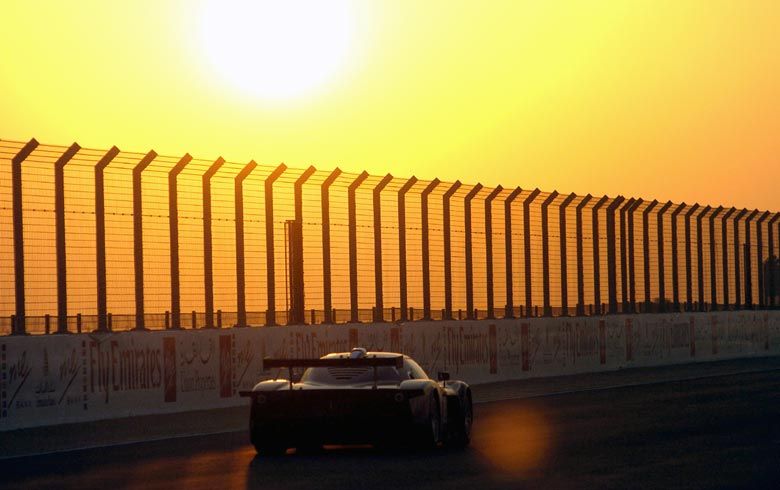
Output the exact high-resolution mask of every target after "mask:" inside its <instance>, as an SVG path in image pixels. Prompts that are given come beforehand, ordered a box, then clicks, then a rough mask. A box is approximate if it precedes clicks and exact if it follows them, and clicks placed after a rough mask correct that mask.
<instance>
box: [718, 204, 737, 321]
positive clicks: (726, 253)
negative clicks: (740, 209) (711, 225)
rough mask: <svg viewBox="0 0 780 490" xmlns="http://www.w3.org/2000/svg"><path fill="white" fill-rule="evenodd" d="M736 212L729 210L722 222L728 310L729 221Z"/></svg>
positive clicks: (724, 295) (724, 299) (724, 281)
mask: <svg viewBox="0 0 780 490" xmlns="http://www.w3.org/2000/svg"><path fill="white" fill-rule="evenodd" d="M735 211H736V208H731V209H729V210H728V212H727V213H726V214H725V215H724V216H723V218H722V220H721V237H722V244H721V245H722V247H723V306H724V307H725V308H726V309H728V307H729V305H730V302H729V289H730V288H729V248H728V247H729V239H728V230H727V225H728V220H729V218H730V217H731V215H732V214H734V212H735ZM734 229H735V230H736V229H737V225H736V223H735V224H734Z"/></svg>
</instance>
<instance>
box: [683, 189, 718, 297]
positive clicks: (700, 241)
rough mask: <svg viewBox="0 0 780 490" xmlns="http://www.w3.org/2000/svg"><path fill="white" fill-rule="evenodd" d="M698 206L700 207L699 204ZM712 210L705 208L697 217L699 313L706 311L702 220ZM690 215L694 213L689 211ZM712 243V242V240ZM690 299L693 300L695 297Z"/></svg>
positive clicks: (708, 207)
mask: <svg viewBox="0 0 780 490" xmlns="http://www.w3.org/2000/svg"><path fill="white" fill-rule="evenodd" d="M696 206H697V207H698V204H697V205H696ZM710 210H712V208H711V207H710V206H705V207H704V208H703V209H702V210H701V212H699V214H697V215H696V268H697V274H696V287H697V288H698V291H697V297H698V304H699V311H704V229H703V227H702V220H703V219H704V216H705V215H706V214H707V213H709V212H710ZM689 213H693V211H689ZM710 241H712V240H711V239H710ZM690 297H691V298H692V297H693V295H691V296H690ZM691 301H692V299H691Z"/></svg>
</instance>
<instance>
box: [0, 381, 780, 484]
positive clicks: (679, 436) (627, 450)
mask: <svg viewBox="0 0 780 490" xmlns="http://www.w3.org/2000/svg"><path fill="white" fill-rule="evenodd" d="M475 412H476V413H475V415H476V421H475V428H474V430H475V433H474V441H473V444H472V446H471V447H470V448H468V449H466V450H446V449H440V450H437V451H432V452H414V451H398V450H395V451H379V450H375V449H373V448H370V447H357V448H355V447H337V448H327V449H325V450H323V451H321V452H317V453H309V454H288V455H287V456H283V457H274V458H260V457H255V452H254V449H253V448H252V447H251V446H250V445H249V444H248V441H247V435H246V433H244V432H239V433H235V432H234V433H227V434H218V435H211V436H200V437H188V438H179V439H173V440H166V441H158V442H148V443H138V444H130V445H124V446H116V447H110V448H102V449H90V450H81V451H71V452H66V453H59V454H52V455H46V456H38V457H26V458H18V459H12V460H5V461H2V462H0V487H2V488H20V489H21V488H110V489H119V488H186V489H201V488H202V489H222V488H262V489H274V488H292V489H306V490H308V489H315V488H316V489H319V488H339V489H353V488H394V489H395V488H398V489H401V488H448V489H451V488H455V489H474V490H485V489H488V488H545V489H549V488H776V486H775V485H776V484H777V482H778V481H780V372H778V371H777V370H772V371H765V372H758V373H748V374H736V375H733V374H732V375H725V376H717V377H708V378H703V379H695V380H688V381H676V382H663V383H657V384H652V385H645V386H633V387H622V388H611V389H600V390H596V391H582V392H575V393H568V394H558V395H553V396H543V397H537V398H530V399H519V400H507V401H497V402H490V403H482V404H479V405H477V406H476V407H475Z"/></svg>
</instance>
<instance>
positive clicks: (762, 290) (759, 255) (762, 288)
mask: <svg viewBox="0 0 780 490" xmlns="http://www.w3.org/2000/svg"><path fill="white" fill-rule="evenodd" d="M771 214H772V213H770V212H769V211H764V214H762V215H761V217H760V218H758V221H756V241H757V242H758V243H757V244H756V246H757V250H756V260H757V261H758V264H756V265H757V266H758V267H757V269H758V306H759V308H764V307H765V306H766V298H765V294H766V284H765V283H764V281H765V277H764V221H766V220H767V218H769V216H770V215H771Z"/></svg>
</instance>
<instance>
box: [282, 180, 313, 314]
mask: <svg viewBox="0 0 780 490" xmlns="http://www.w3.org/2000/svg"><path fill="white" fill-rule="evenodd" d="M316 171H317V169H316V168H314V167H313V166H311V165H310V166H309V168H307V169H306V170H304V171H303V173H302V174H301V175H300V176H299V177H298V178H297V179H296V180H295V184H294V185H293V201H294V207H295V219H294V220H293V222H292V223H290V226H291V229H290V231H291V233H290V236H289V238H288V241H289V242H290V263H289V269H290V311H289V312H287V314H288V318H287V324H288V325H302V324H304V323H305V322H306V320H305V317H306V314H305V312H306V302H305V295H304V278H303V274H304V268H303V185H304V184H305V183H306V181H307V180H309V177H311V176H312V174H314V172H316Z"/></svg>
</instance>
